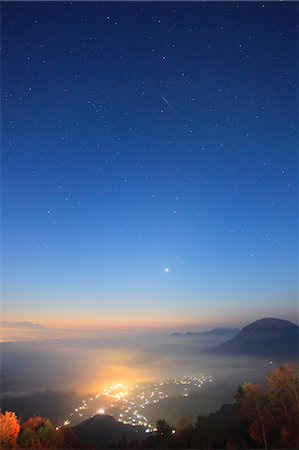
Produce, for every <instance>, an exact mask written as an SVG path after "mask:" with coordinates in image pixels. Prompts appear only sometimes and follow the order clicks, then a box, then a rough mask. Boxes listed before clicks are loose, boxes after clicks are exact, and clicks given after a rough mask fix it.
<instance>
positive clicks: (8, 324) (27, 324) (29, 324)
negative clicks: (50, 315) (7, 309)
mask: <svg viewBox="0 0 299 450" xmlns="http://www.w3.org/2000/svg"><path fill="white" fill-rule="evenodd" d="M0 327H2V328H21V329H24V328H26V329H35V330H37V329H38V330H47V328H46V327H44V326H43V325H40V324H39V323H32V322H3V321H0Z"/></svg>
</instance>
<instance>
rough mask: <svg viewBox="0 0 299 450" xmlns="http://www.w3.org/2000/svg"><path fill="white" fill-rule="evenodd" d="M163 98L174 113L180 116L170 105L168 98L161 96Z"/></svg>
mask: <svg viewBox="0 0 299 450" xmlns="http://www.w3.org/2000/svg"><path fill="white" fill-rule="evenodd" d="M161 97H162V98H163V100H164V102H165V103H166V104H167V105H168V106H169V108H170V109H172V111H174V112H175V113H176V114H178V112H177V111H176V110H175V109H174V107H173V106H172V105H171V104H170V103H169V101H168V100H167V98H165V97H163V95H161Z"/></svg>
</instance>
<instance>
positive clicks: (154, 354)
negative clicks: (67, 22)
mask: <svg viewBox="0 0 299 450" xmlns="http://www.w3.org/2000/svg"><path fill="white" fill-rule="evenodd" d="M220 342H221V340H219V339H218V340H215V339H214V340H211V339H207V338H206V339H204V338H202V337H201V338H199V337H196V336H195V337H194V336H193V337H186V336H183V337H181V336H180V337H178V336H170V335H168V334H166V333H165V334H164V335H158V334H155V335H151V336H149V335H141V334H136V333H135V334H134V335H132V334H131V335H130V334H129V333H127V334H126V335H124V334H123V333H122V334H121V335H119V336H116V335H114V336H100V337H71V338H60V339H48V340H42V341H34V342H5V343H1V354H2V359H1V381H2V388H1V393H2V405H6V407H14V408H15V409H18V408H20V409H21V411H22V414H23V415H24V416H26V415H27V414H28V415H30V414H32V413H35V414H41V413H43V415H48V416H50V418H52V419H54V420H55V419H56V418H57V417H58V416H57V415H55V413H54V412H55V402H56V404H57V409H60V412H61V411H62V410H63V411H65V412H67V410H68V408H72V407H73V405H74V403H75V402H76V401H77V398H78V396H82V395H85V394H89V393H91V394H93V393H98V392H101V391H102V390H103V389H104V388H105V387H108V386H109V385H111V384H113V383H125V384H130V383H142V382H152V381H155V382H156V381H163V380H165V379H167V378H174V377H180V376H189V375H199V374H205V375H207V376H211V377H212V379H213V386H217V385H223V384H225V385H226V386H227V388H228V391H229V392H230V398H231V392H232V391H233V390H234V389H237V387H238V384H240V383H242V382H244V381H253V382H256V381H260V382H263V381H264V379H265V375H266V373H267V372H269V371H271V370H272V368H273V367H274V366H275V365H276V363H277V364H278V363H279V361H277V362H276V361H273V363H272V362H271V365H270V361H269V359H265V358H252V357H246V356H242V357H241V356H231V357H228V356H227V355H225V356H221V355H220V356H219V355H212V354H209V352H208V349H209V348H210V347H211V346H213V345H216V344H218V343H220ZM23 397H25V398H23ZM8 399H10V400H8ZM11 399H13V400H11ZM3 400H4V402H3ZM20 405H21V406H20ZM33 405H37V406H34V408H33ZM29 406H30V407H29ZM28 408H29V409H28Z"/></svg>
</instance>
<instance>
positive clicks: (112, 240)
mask: <svg viewBox="0 0 299 450" xmlns="http://www.w3.org/2000/svg"><path fill="white" fill-rule="evenodd" d="M296 9H298V5H296V4H295V3H292V2H289V3H281V2H279V3H271V4H269V3H265V4H263V3H261V2H259V3H254V2H248V3H240V4H238V3H229V2H220V3H213V2H208V3H200V2H188V3H187V2H181V3H178V2H165V3H145V2H140V3H135V2H132V3H126V2H120V3H113V2H107V3H101V2H91V3H84V2H82V3H80V2H73V3H62V2H53V3H50V2H49V3H48V2H40V3H23V2H19V3H2V16H3V24H2V47H3V57H2V115H3V120H2V164H3V176H2V206H3V213H2V225H3V232H2V238H3V255H4V256H3V303H2V306H3V314H4V317H5V318H6V319H7V320H14V319H17V320H37V321H40V322H42V323H48V324H49V323H52V322H55V321H56V320H57V321H60V322H65V323H66V322H68V323H73V324H75V323H79V322H82V323H83V322H84V323H97V322H98V323H103V322H104V321H105V322H106V323H107V324H108V323H111V324H116V323H123V324H127V323H133V324H136V325H137V324H141V323H143V321H145V320H148V322H149V323H158V322H160V321H163V320H165V321H169V322H182V323H185V322H186V323H196V324H198V326H200V325H202V326H203V325H204V324H218V323H246V321H250V320H251V319H256V318H259V317H261V316H278V317H285V318H288V319H292V320H296V317H295V316H294V313H295V312H296V306H297V305H296V294H297V292H296V288H297V267H296V260H297V191H296V189H297V186H296V185H297V144H298V142H297V130H296V126H297V109H296V105H297V101H298V90H297V76H298V67H297V58H298V47H297V35H296V31H297V30H296V23H297V22H298V16H297V12H296ZM166 268H168V269H169V270H168V271H165V269H166Z"/></svg>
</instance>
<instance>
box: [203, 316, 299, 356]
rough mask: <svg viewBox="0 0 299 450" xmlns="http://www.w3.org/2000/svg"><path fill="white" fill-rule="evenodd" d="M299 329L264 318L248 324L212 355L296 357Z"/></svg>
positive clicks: (219, 346) (288, 323)
mask: <svg viewBox="0 0 299 450" xmlns="http://www.w3.org/2000/svg"><path fill="white" fill-rule="evenodd" d="M298 343H299V327H298V326H297V325H295V324H294V323H292V322H290V321H288V320H282V319H275V318H264V319H260V320H257V321H255V322H252V323H250V324H249V325H247V326H246V327H244V328H243V329H242V330H241V331H240V332H239V333H238V334H237V335H236V336H234V337H233V338H232V339H230V340H229V341H226V342H223V343H222V344H219V345H217V346H215V347H212V348H211V349H210V350H211V351H212V352H213V353H231V354H242V353H243V354H248V355H253V356H268V357H269V358H271V357H275V356H282V357H294V358H296V357H298V355H299V354H298V349H299V345H298Z"/></svg>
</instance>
